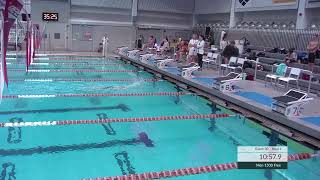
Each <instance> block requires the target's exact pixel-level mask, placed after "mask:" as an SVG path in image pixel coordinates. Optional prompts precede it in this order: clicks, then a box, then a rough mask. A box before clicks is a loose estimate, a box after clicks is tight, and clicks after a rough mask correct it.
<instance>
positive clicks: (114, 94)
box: [2, 92, 194, 99]
mask: <svg viewBox="0 0 320 180" xmlns="http://www.w3.org/2000/svg"><path fill="white" fill-rule="evenodd" d="M183 95H194V93H189V92H143V93H110V94H109V93H100V94H42V95H40V94H39V95H6V96H2V98H3V99H27V98H28V99H33V98H58V97H128V96H183Z"/></svg>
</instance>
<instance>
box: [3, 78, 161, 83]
mask: <svg viewBox="0 0 320 180" xmlns="http://www.w3.org/2000/svg"><path fill="white" fill-rule="evenodd" d="M9 81H11V82H57V81H65V82H137V81H143V82H157V81H162V80H160V79H153V78H149V79H133V78H132V79H100V78H98V79H71V78H70V79H64V78H48V79H11V80H9Z"/></svg>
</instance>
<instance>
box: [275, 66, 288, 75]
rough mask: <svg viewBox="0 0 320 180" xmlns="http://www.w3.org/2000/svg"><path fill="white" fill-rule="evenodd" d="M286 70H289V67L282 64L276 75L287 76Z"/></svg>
mask: <svg viewBox="0 0 320 180" xmlns="http://www.w3.org/2000/svg"><path fill="white" fill-rule="evenodd" d="M286 70H287V65H286V64H284V63H281V64H279V66H278V68H277V71H276V75H278V76H284V75H285V74H286Z"/></svg>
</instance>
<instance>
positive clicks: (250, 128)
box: [0, 56, 320, 180]
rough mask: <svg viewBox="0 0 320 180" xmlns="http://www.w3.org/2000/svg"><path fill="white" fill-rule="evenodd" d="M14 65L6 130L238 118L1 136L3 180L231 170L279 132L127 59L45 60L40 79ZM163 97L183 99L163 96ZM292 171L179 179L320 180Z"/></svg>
mask: <svg viewBox="0 0 320 180" xmlns="http://www.w3.org/2000/svg"><path fill="white" fill-rule="evenodd" d="M8 62H9V63H10V64H8V68H9V69H8V73H9V80H10V84H9V88H8V89H6V90H5V91H4V98H3V99H2V103H1V104H0V122H2V123H7V122H12V123H15V122H36V121H37V122H38V121H65V120H101V119H108V118H132V117H136V118H138V117H159V116H179V115H202V114H231V115H235V116H231V117H228V118H217V119H194V120H170V121H149V122H122V123H104V124H81V125H71V126H36V127H5V128H0V137H1V138H0V145H1V147H0V180H81V179H88V178H95V177H109V176H119V175H129V174H139V173H144V172H158V171H163V170H173V169H180V168H187V167H198V166H205V165H212V164H221V163H231V162H236V161H237V146H240V145H242V146H268V145H270V143H271V142H270V141H271V140H270V138H269V136H270V133H271V130H269V129H266V128H264V127H262V126H260V125H258V124H257V123H255V122H253V121H251V120H249V119H247V118H245V117H242V116H239V115H236V113H234V112H232V111H230V110H228V109H225V108H223V107H220V106H217V105H214V104H212V103H211V102H210V101H208V100H206V99H204V98H202V97H199V96H196V95H194V94H192V93H190V92H186V91H185V90H183V89H180V88H178V87H177V86H176V85H175V84H173V83H171V82H168V81H165V80H161V79H157V78H156V77H155V76H154V75H152V74H150V73H148V72H144V71H142V70H140V69H139V68H137V67H135V66H132V65H129V64H126V63H124V62H123V61H120V60H116V59H107V60H104V59H101V58H98V57H96V58H94V57H90V58H87V59H86V58H85V57H81V58H78V59H77V58H74V60H73V59H72V57H65V56H57V57H54V59H50V58H49V59H48V58H46V57H45V58H39V59H37V60H35V62H34V63H39V64H34V65H32V66H31V67H30V70H35V71H32V72H29V73H26V72H24V70H25V66H24V64H21V63H20V60H15V59H14V58H13V59H12V60H10V61H8ZM41 63H43V64H41ZM37 70H40V71H37ZM163 92H182V93H181V94H177V95H175V94H173V95H166V96H163V95H159V93H163ZM112 94H118V96H112ZM28 95H39V96H28ZM46 95H47V96H46ZM82 95H83V96H82ZM141 135H144V136H145V135H147V137H148V138H147V139H148V141H145V140H142V139H141ZM280 139H281V141H280V144H279V145H287V146H288V148H289V154H295V153H315V152H314V151H313V150H312V149H310V148H308V147H306V146H304V145H302V144H298V143H296V142H294V141H292V140H290V139H288V138H286V137H284V136H281V135H280ZM288 166H289V169H288V170H272V171H271V170H231V171H222V172H215V173H209V174H201V175H194V176H185V177H178V178H173V179H181V180H195V179H199V180H211V179H226V180H227V179H230V180H234V179H253V180H260V179H261V180H263V179H265V180H271V179H273V180H286V179H288V180H316V179H319V178H320V170H319V167H320V160H319V158H318V159H315V158H314V159H309V160H303V161H293V162H289V164H288Z"/></svg>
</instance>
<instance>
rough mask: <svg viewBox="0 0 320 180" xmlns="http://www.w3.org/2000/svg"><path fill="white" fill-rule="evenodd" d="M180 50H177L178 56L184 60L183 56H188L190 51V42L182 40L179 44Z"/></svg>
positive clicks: (180, 59)
mask: <svg viewBox="0 0 320 180" xmlns="http://www.w3.org/2000/svg"><path fill="white" fill-rule="evenodd" d="M178 48H179V50H178V52H177V54H176V55H177V56H176V58H177V59H178V60H179V61H182V60H183V58H184V57H185V56H186V54H187V53H188V43H187V42H186V41H181V42H180V43H179V45H178Z"/></svg>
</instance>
